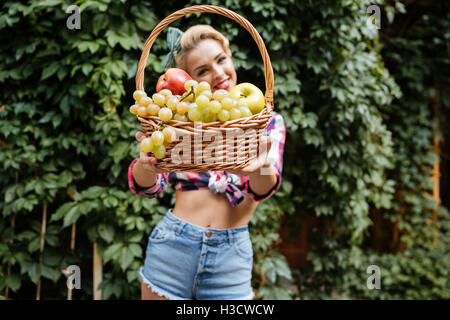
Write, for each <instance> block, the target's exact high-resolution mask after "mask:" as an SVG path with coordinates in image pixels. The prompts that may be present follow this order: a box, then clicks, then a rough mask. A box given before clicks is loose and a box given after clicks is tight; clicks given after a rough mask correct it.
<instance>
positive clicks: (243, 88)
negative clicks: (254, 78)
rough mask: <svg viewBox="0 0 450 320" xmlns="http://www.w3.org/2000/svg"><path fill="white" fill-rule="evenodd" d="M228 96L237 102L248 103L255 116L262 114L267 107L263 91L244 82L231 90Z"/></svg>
mask: <svg viewBox="0 0 450 320" xmlns="http://www.w3.org/2000/svg"><path fill="white" fill-rule="evenodd" d="M228 96H229V97H230V98H233V99H236V100H243V101H245V102H247V104H248V107H249V108H250V111H251V112H252V113H253V114H255V113H259V112H261V110H262V109H264V106H265V105H266V102H265V99H264V94H263V93H262V91H261V90H260V89H259V88H258V87H257V86H255V85H253V84H251V83H249V82H243V83H240V84H238V85H236V86H235V87H234V88H233V89H231V90H230V92H229V94H228Z"/></svg>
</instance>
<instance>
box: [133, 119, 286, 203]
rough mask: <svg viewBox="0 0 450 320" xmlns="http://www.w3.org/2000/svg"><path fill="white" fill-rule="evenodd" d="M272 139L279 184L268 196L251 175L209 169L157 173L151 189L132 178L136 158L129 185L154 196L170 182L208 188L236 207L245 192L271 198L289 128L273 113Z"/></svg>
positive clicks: (269, 128) (255, 197) (184, 187)
mask: <svg viewBox="0 0 450 320" xmlns="http://www.w3.org/2000/svg"><path fill="white" fill-rule="evenodd" d="M264 135H266V136H270V137H271V138H272V147H271V148H270V150H269V154H268V158H269V161H270V163H271V164H272V166H273V167H274V168H275V175H276V177H277V183H276V184H275V186H274V187H273V188H272V189H271V190H270V191H269V192H268V193H267V194H265V195H257V194H255V193H254V192H253V190H252V189H251V188H250V183H249V177H248V176H238V175H235V174H232V173H230V172H227V171H206V172H171V173H158V174H157V179H156V183H155V184H154V185H153V186H150V187H148V188H142V187H140V186H139V185H138V184H137V183H136V181H135V180H134V178H133V174H132V169H133V166H134V164H135V163H136V162H137V161H138V160H139V159H134V160H133V161H132V162H131V164H130V166H129V167H128V185H129V188H130V190H131V191H132V192H133V193H134V194H140V195H143V196H146V197H149V198H155V197H157V196H158V195H159V194H160V193H162V192H163V191H164V190H165V189H166V188H167V185H168V184H170V185H171V186H172V188H174V189H175V190H182V191H189V190H199V189H207V188H209V189H210V190H211V191H212V192H214V193H218V194H222V195H224V196H226V197H227V198H228V200H229V201H230V203H231V205H232V206H233V207H234V206H236V205H237V204H239V203H240V202H241V201H242V200H243V199H244V194H243V193H244V192H246V193H247V194H248V195H249V196H250V197H251V198H252V199H253V200H255V201H262V200H265V199H268V198H270V197H271V196H272V195H273V194H274V193H275V192H276V191H277V190H278V189H279V188H280V185H281V172H282V169H283V149H284V143H285V140H286V127H285V125H284V121H283V117H282V116H281V115H280V114H278V113H276V112H272V118H271V119H270V121H269V124H268V126H267V128H266V130H265V132H264Z"/></svg>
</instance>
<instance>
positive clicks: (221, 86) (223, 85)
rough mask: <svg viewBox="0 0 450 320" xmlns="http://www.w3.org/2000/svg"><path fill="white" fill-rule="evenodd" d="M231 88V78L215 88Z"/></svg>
mask: <svg viewBox="0 0 450 320" xmlns="http://www.w3.org/2000/svg"><path fill="white" fill-rule="evenodd" d="M229 87H230V78H228V79H226V80H223V81H222V82H219V83H218V84H217V85H215V86H214V89H216V90H219V89H225V90H226V89H228V88H229Z"/></svg>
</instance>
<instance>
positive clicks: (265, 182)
mask: <svg viewBox="0 0 450 320" xmlns="http://www.w3.org/2000/svg"><path fill="white" fill-rule="evenodd" d="M248 177H249V187H250V189H251V190H252V191H253V193H254V194H255V195H257V196H263V195H266V194H268V193H269V191H270V190H272V189H273V188H274V187H275V185H276V184H277V180H278V177H277V175H276V170H275V168H274V167H273V166H272V164H271V163H270V161H269V160H268V158H267V160H266V163H265V164H264V165H263V166H261V168H260V170H256V172H254V173H252V174H250V175H249V176H248Z"/></svg>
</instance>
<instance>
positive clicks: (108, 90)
mask: <svg viewBox="0 0 450 320" xmlns="http://www.w3.org/2000/svg"><path fill="white" fill-rule="evenodd" d="M71 4H73V2H70V1H63V0H29V1H27V2H25V1H24V2H16V1H4V2H3V3H2V4H1V5H0V8H1V15H0V34H1V41H0V57H1V59H0V83H1V87H0V88H1V89H0V90H1V95H0V99H1V100H0V105H1V106H4V108H3V107H2V108H1V109H0V110H1V112H0V150H1V153H0V162H1V164H2V165H1V166H0V189H1V201H0V210H1V212H2V219H1V220H0V239H1V241H0V259H1V264H0V292H2V295H3V296H5V295H8V297H9V298H12V299H34V298H35V297H36V291H37V285H39V286H40V292H41V298H42V299H65V298H66V297H67V287H66V278H65V276H64V275H63V274H62V272H61V268H62V267H64V266H68V265H71V264H76V265H79V266H80V268H81V274H82V277H81V281H82V283H81V286H82V290H74V292H73V295H74V299H92V298H93V292H92V259H93V257H92V246H93V243H94V241H95V242H96V243H97V244H98V250H99V255H100V256H101V258H102V261H103V282H102V283H101V285H100V288H101V289H102V290H103V299H139V298H140V280H139V278H138V272H137V271H138V268H139V267H140V266H141V265H142V264H143V261H144V258H145V254H144V253H145V248H146V245H147V237H148V235H149V234H150V232H151V230H152V228H153V227H154V226H155V225H156V224H157V223H158V222H159V220H160V219H161V218H162V217H163V215H164V213H165V211H166V210H167V209H168V208H169V207H171V206H172V205H173V198H172V195H173V191H172V190H170V189H169V190H167V191H166V192H165V193H164V194H163V196H161V197H159V198H157V199H148V198H145V197H141V196H136V195H133V194H132V193H131V192H130V191H129V190H128V185H127V168H128V165H129V163H130V162H131V160H132V159H134V158H136V157H137V156H138V145H137V142H135V139H134V134H135V132H136V131H137V130H139V129H140V126H139V123H138V121H137V120H136V118H135V116H133V115H132V114H130V113H129V111H128V107H129V106H130V105H131V104H132V103H133V100H132V92H133V91H134V88H135V87H134V76H135V74H136V70H137V62H138V60H139V58H140V54H141V50H142V47H143V43H144V41H145V39H146V38H147V37H148V35H149V34H150V32H151V30H152V29H153V28H154V27H155V26H156V24H157V23H158V22H159V21H160V20H161V19H163V18H164V17H166V16H167V15H169V14H170V13H172V12H174V11H176V10H178V9H180V8H183V7H187V6H190V5H194V4H199V2H197V1H188V2H184V1H178V0H176V1H170V2H169V1H158V2H152V3H143V2H142V1H137V0H132V1H126V0H123V1H112V0H98V1H93V0H86V1H76V2H75V3H74V4H76V5H78V6H79V7H80V10H81V30H69V29H68V28H66V20H67V18H68V17H69V16H70V13H66V9H67V7H68V6H69V5H71ZM210 4H215V5H221V6H224V7H227V8H229V9H231V10H233V11H235V12H237V13H239V14H241V15H242V16H244V17H246V18H247V19H248V20H250V21H251V22H252V24H253V25H254V26H255V27H256V29H257V30H258V31H259V33H260V34H261V36H262V38H263V39H264V41H265V44H266V46H267V49H268V51H269V54H270V57H271V62H272V65H273V69H274V74H275V93H274V99H275V108H276V110H277V111H278V112H280V113H281V114H282V115H283V117H284V119H285V122H286V125H287V129H288V133H287V143H286V149H285V162H284V173H283V183H282V187H281V189H280V191H278V192H277V193H276V195H275V196H274V197H272V198H271V199H270V200H268V201H265V202H263V203H261V204H260V205H259V206H258V208H257V210H256V212H255V214H254V216H253V218H252V221H251V224H250V230H251V237H252V241H253V244H254V252H255V259H254V268H253V287H254V288H255V291H256V293H257V299H295V298H297V299H331V298H342V299H347V298H355V299H374V298H375V299H436V298H445V299H448V298H449V297H450V280H449V279H450V277H449V276H448V270H449V269H450V268H449V267H450V243H449V241H450V240H449V239H450V216H449V214H448V211H447V210H446V208H445V207H444V206H441V205H440V204H438V203H436V202H435V201H433V200H432V198H431V197H430V194H431V193H432V189H433V185H432V182H431V180H430V172H431V169H432V167H433V165H434V163H435V161H436V160H437V158H436V156H435V152H434V150H433V149H432V148H431V146H432V144H433V142H434V137H435V136H439V137H441V140H442V138H443V137H444V135H445V132H446V129H447V128H446V127H445V123H446V119H445V117H444V116H445V114H446V112H447V114H448V107H449V99H448V92H450V91H449V90H448V89H449V75H448V70H449V43H450V42H449V38H450V31H449V30H450V28H449V23H450V19H449V12H448V4H446V3H444V2H443V1H440V2H439V1H429V2H427V5H426V6H421V5H419V4H418V3H416V2H415V1H388V0H386V1H381V0H377V1H365V0H361V1H351V0H335V1H324V0H318V1H312V0H309V1H308V0H305V1H294V0H278V1H274V0H269V1H254V0H252V1H247V0H244V1H238V0H227V1H210ZM373 4H376V5H378V6H380V8H381V12H382V18H381V29H380V30H376V29H369V28H368V27H367V25H366V22H367V20H368V17H369V14H367V12H366V9H367V7H369V6H370V5H373ZM197 23H207V24H211V25H213V26H214V27H216V28H218V29H219V30H220V31H221V32H223V33H224V34H225V35H226V36H227V37H228V38H229V39H230V42H231V50H232V52H233V59H234V63H235V66H236V68H237V72H238V82H244V81H250V82H252V83H254V84H256V85H258V86H259V87H260V88H263V87H264V73H263V66H262V63H261V58H260V56H259V52H258V49H257V47H256V44H250V43H253V40H252V39H251V37H250V35H249V34H248V33H247V32H246V31H245V30H244V29H243V28H241V27H240V26H239V25H238V24H237V23H235V22H234V21H230V20H228V19H226V18H224V17H221V16H217V15H214V16H213V15H211V14H193V15H190V16H187V17H185V18H183V19H181V20H178V21H176V22H175V23H174V24H173V25H174V26H177V27H179V28H182V29H186V28H187V27H188V26H190V25H194V24H197ZM166 48H167V46H166V41H165V37H164V34H163V35H162V36H160V37H159V38H158V40H157V41H156V43H155V45H154V46H153V48H152V52H151V53H150V55H149V58H148V66H147V69H146V74H145V88H147V91H148V90H150V89H148V88H154V87H155V85H156V80H157V78H158V75H159V74H161V73H162V72H163V69H162V67H161V65H160V63H161V61H162V59H163V57H164V55H165V53H166V52H167V49H166ZM286 57H289V59H286ZM436 107H438V108H439V110H440V112H439V113H436V111H435V110H436ZM436 114H437V116H438V117H440V122H437V121H435V117H436ZM438 123H441V125H438ZM283 217H284V218H288V219H290V220H291V221H298V222H299V223H300V224H302V223H305V221H307V220H310V221H313V222H314V223H313V224H312V225H311V227H310V228H311V232H310V237H309V240H308V241H309V243H310V244H311V249H310V252H309V254H308V260H307V263H305V264H304V265H303V266H301V268H300V269H299V270H297V271H299V272H295V273H294V272H292V271H293V270H292V269H291V268H290V267H289V266H288V264H287V261H286V259H285V257H284V256H283V254H282V253H281V252H280V249H279V243H280V241H281V239H280V227H281V221H282V218H283ZM43 219H45V221H46V232H45V242H44V243H41V236H40V234H41V228H42V221H43ZM73 227H76V241H75V247H74V249H73V250H72V249H71V234H72V230H73ZM298 231H300V230H298ZM373 264H374V265H377V266H379V267H380V268H381V274H382V278H381V281H382V289H381V290H368V289H367V286H366V281H367V277H368V276H369V275H368V274H367V272H366V269H367V267H368V266H369V265H373ZM287 282H291V283H295V284H296V286H297V290H292V287H291V286H288V285H287Z"/></svg>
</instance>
